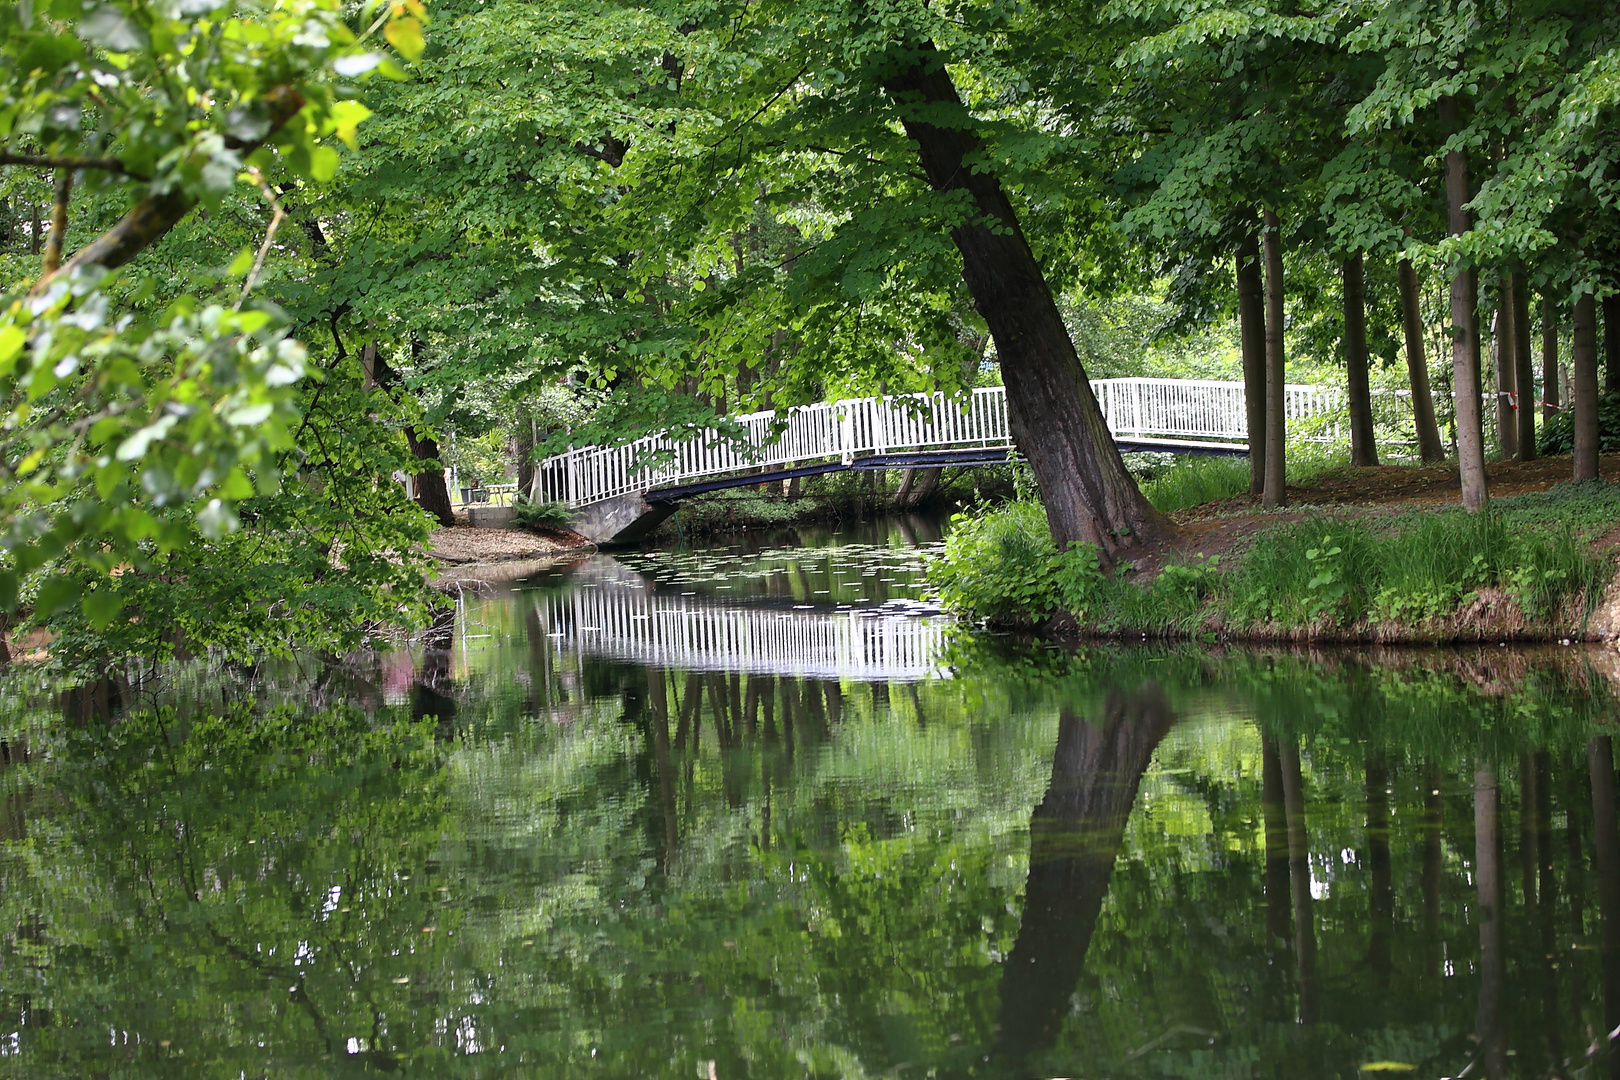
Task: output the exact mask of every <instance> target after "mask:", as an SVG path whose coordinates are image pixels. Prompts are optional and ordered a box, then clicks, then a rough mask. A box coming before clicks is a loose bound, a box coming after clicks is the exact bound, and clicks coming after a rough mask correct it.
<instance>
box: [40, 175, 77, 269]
mask: <svg viewBox="0 0 1620 1080" xmlns="http://www.w3.org/2000/svg"><path fill="white" fill-rule="evenodd" d="M72 198H73V170H72V169H67V168H62V169H57V170H56V197H55V198H54V199H53V200H52V202H51V231H50V232H48V233H46V234H45V261H44V264H43V270H42V271H41V273H40V276H39V283H38V284H36V285H35V286H34V291H35V292H36V293H37V292H39V291H40V288H41V287H42V286H43V285H44V284H45V282H46V280H47V279H49V278H50V276H51V275H52V274H54V273H56V268H57V267H58V266H60V265H61V264H62V240H63V239H64V238H65V237H66V236H67V221H68V202H69V201H70V200H71V199H72Z"/></svg>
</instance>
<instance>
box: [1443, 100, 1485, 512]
mask: <svg viewBox="0 0 1620 1080" xmlns="http://www.w3.org/2000/svg"><path fill="white" fill-rule="evenodd" d="M1440 118H1441V120H1442V121H1444V122H1445V124H1446V126H1447V127H1448V128H1450V129H1451V130H1456V128H1457V125H1458V121H1457V102H1456V99H1454V98H1451V97H1443V98H1441V99H1440ZM1468 198H1469V196H1468V154H1467V152H1466V151H1464V150H1449V151H1447V152H1446V231H1447V233H1448V234H1449V235H1451V236H1461V235H1462V234H1463V233H1465V232H1468V231H1469V230H1471V229H1472V228H1473V227H1474V226H1473V221H1472V220H1471V218H1470V216H1469V213H1468ZM1477 293H1478V285H1477V283H1476V279H1475V276H1474V269H1473V267H1470V266H1459V267H1457V268H1456V271H1455V272H1454V273H1453V274H1452V276H1451V387H1452V396H1453V398H1454V399H1455V409H1456V413H1455V415H1456V417H1457V473H1458V478H1459V479H1460V481H1461V484H1462V503H1463V507H1464V508H1465V509H1467V510H1483V509H1485V503H1486V501H1487V500H1488V499H1489V498H1490V494H1489V492H1488V491H1487V490H1486V488H1485V433H1484V429H1483V428H1482V427H1481V424H1480V386H1479V322H1478V319H1477V317H1476V312H1475V304H1476V299H1477V295H1476V294H1477Z"/></svg>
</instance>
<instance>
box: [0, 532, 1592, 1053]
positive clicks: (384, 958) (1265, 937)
mask: <svg viewBox="0 0 1620 1080" xmlns="http://www.w3.org/2000/svg"><path fill="white" fill-rule="evenodd" d="M800 539H801V540H803V539H808V540H809V541H810V543H811V544H812V545H813V546H812V547H809V548H807V549H806V550H805V551H803V552H802V553H799V554H795V552H794V551H793V550H791V549H790V547H789V545H788V544H787V543H786V542H784V541H783V540H782V538H780V537H777V538H763V539H759V540H756V541H754V542H751V543H749V544H746V545H739V546H737V547H734V548H729V549H725V550H720V551H713V550H711V551H707V552H702V553H693V554H691V555H689V556H670V555H653V556H644V557H638V558H636V559H630V560H626V561H624V562H615V561H613V560H609V559H606V558H604V557H597V558H594V559H589V560H585V561H582V562H581V563H579V564H577V565H575V566H572V567H565V568H560V569H557V570H555V571H552V572H549V573H546V574H542V575H539V576H537V577H534V578H531V579H528V580H525V581H519V582H515V583H511V584H509V585H502V586H498V587H496V588H495V589H493V590H490V591H488V592H487V593H486V594H484V595H469V596H468V597H467V598H466V599H465V600H464V601H463V603H462V604H461V605H460V607H459V610H458V624H457V632H456V636H455V637H454V639H453V640H452V641H451V642H450V647H449V648H448V649H446V650H435V651H431V652H426V653H424V652H423V651H422V650H420V649H418V650H416V651H401V652H396V653H389V654H382V655H376V656H365V657H352V658H348V659H346V660H343V661H341V662H330V663H324V664H323V663H318V662H317V661H315V660H313V659H311V660H308V661H306V662H304V663H303V664H301V665H286V666H280V667H266V668H261V669H257V670H242V669H234V670H230V671H224V672H221V671H213V672H207V673H202V672H197V671H192V672H188V673H180V674H177V675H173V676H169V677H165V678H160V679H152V678H150V677H146V678H139V679H126V680H123V681H121V682H118V683H112V684H104V685H100V686H95V687H89V688H86V689H84V690H81V691H78V692H75V693H71V694H66V695H58V694H55V693H47V692H46V691H45V690H44V689H42V688H40V687H38V686H35V685H32V684H30V683H28V682H27V681H26V679H23V680H13V681H12V682H11V683H10V684H9V685H8V687H7V691H6V693H5V694H4V695H3V700H0V724H3V731H4V734H5V741H4V744H3V745H0V763H3V771H0V934H3V938H0V1073H3V1074H4V1075H13V1076H27V1077H220V1078H227V1077H305V1076H308V1077H327V1076H361V1075H380V1074H385V1073H395V1074H398V1075H402V1076H421V1077H435V1078H437V1077H495V1076H514V1077H531V1076H532V1077H548V1078H549V1077H590V1076H603V1077H652V1076H657V1077H671V1078H682V1080H691V1078H697V1080H703V1078H708V1077H715V1078H720V1080H734V1078H743V1077H751V1078H776V1077H812V1076H813V1077H849V1078H856V1077H862V1078H877V1077H925V1076H938V1077H953V1076H964V1077H965V1076H998V1077H999V1076H1047V1077H1056V1076H1067V1077H1092V1078H1096V1077H1187V1078H1194V1077H1197V1078H1202V1077H1232V1078H1246V1077H1278V1078H1283V1077H1345V1078H1349V1077H1356V1076H1363V1077H1376V1076H1380V1075H1389V1076H1396V1077H1401V1076H1417V1077H1456V1076H1461V1075H1467V1076H1470V1077H1497V1076H1513V1077H1527V1078H1528V1077H1542V1076H1569V1077H1600V1076H1613V1075H1616V1074H1615V1073H1614V1072H1613V1071H1611V1070H1613V1069H1614V1068H1615V1067H1616V1062H1617V1061H1620V1055H1615V1056H1614V1057H1611V1056H1610V1055H1609V1054H1608V1052H1607V1049H1606V1043H1607V1035H1608V1032H1609V1031H1610V1030H1612V1029H1613V1028H1615V1027H1616V1026H1617V1025H1620V1016H1617V1011H1620V840H1617V837H1616V816H1615V795H1614V785H1615V775H1614V762H1613V756H1612V750H1611V747H1610V742H1609V736H1608V735H1607V734H1606V732H1607V730H1608V729H1607V728H1605V727H1604V726H1603V724H1604V721H1605V720H1607V719H1610V718H1612V716H1613V715H1614V706H1613V702H1612V698H1611V693H1610V690H1609V688H1608V687H1609V684H1608V682H1607V677H1606V675H1605V671H1606V670H1609V669H1610V668H1611V667H1612V666H1613V665H1612V664H1611V663H1610V661H1609V660H1608V659H1607V658H1606V657H1604V656H1603V655H1601V654H1585V653H1579V652H1577V651H1576V650H1571V649H1564V650H1555V651H1551V652H1546V653H1538V654H1526V653H1518V652H1514V651H1512V650H1507V649H1495V650H1479V651H1470V652H1466V653H1445V652H1434V653H1426V654H1410V653H1408V654H1400V653H1389V654H1379V655H1359V654H1329V655H1315V656H1312V655H1308V654H1288V653H1254V652H1241V651H1231V650H1222V649H1219V648H1217V647H1214V646H1202V647H1196V648H1183V649H1175V650H1166V649H1160V648H1154V647H1149V646H1142V647H1126V646H1120V647H1110V648H1099V649H1086V650H1081V651H1079V652H1077V653H1070V652H1066V651H1063V650H1057V649H1048V648H1041V647H1037V646H1031V645H1028V644H1020V643H1017V642H1013V641H996V640H985V639H976V638H972V637H971V636H965V635H961V634H957V633H953V632H952V630H951V628H950V627H949V626H948V625H947V624H946V623H945V622H944V621H943V620H941V619H939V618H938V617H937V616H932V615H929V614H927V608H926V605H924V604H916V605H914V606H911V607H907V606H906V604H904V603H895V602H897V601H899V602H904V601H919V600H921V599H923V598H924V597H925V595H926V590H925V589H924V587H923V586H922V584H921V582H920V579H919V578H918V577H917V574H916V570H917V565H918V563H917V558H918V557H917V555H916V553H915V549H914V548H913V546H912V542H913V540H916V541H917V542H920V543H926V542H928V538H927V537H922V538H918V537H917V536H916V535H915V532H914V531H913V533H912V534H911V535H909V536H908V535H907V534H906V533H904V532H901V531H899V530H889V531H877V532H869V533H866V534H864V535H862V536H849V535H844V536H811V537H808V538H800ZM779 569H780V571H781V572H778V570H779ZM885 579H888V580H885ZM835 583H836V584H835ZM728 584H729V585H731V586H732V588H730V589H721V588H719V586H722V585H728ZM880 587H881V588H880ZM822 589H825V590H826V592H825V593H819V592H818V590H822ZM835 589H839V590H843V591H842V592H835V591H834V590H835ZM730 594H735V595H730ZM885 605H887V606H885ZM829 665H831V669H832V670H833V671H836V672H841V673H842V676H841V677H839V678H831V677H827V675H828V670H827V669H828V666H829Z"/></svg>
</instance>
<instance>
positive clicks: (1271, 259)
mask: <svg viewBox="0 0 1620 1080" xmlns="http://www.w3.org/2000/svg"><path fill="white" fill-rule="evenodd" d="M1261 232H1262V236H1261V246H1262V247H1263V248H1264V250H1265V260H1266V486H1265V490H1264V491H1263V492H1262V494H1261V497H1260V504H1261V505H1262V506H1264V507H1266V509H1268V510H1269V509H1273V508H1275V507H1278V506H1282V505H1283V504H1284V503H1286V502H1287V501H1288V459H1287V457H1286V456H1285V455H1286V449H1287V438H1288V431H1287V419H1286V416H1285V414H1284V411H1283V409H1284V404H1285V402H1286V400H1287V399H1286V397H1285V391H1286V383H1285V382H1284V376H1285V371H1284V369H1285V368H1286V366H1287V361H1288V358H1287V355H1286V353H1285V352H1284V351H1283V259H1282V225H1281V223H1280V222H1278V220H1277V212H1276V211H1275V210H1272V209H1270V208H1267V210H1266V212H1265V214H1264V216H1263V218H1262V230H1261Z"/></svg>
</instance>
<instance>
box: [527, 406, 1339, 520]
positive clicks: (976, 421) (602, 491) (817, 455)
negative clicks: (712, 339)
mask: <svg viewBox="0 0 1620 1080" xmlns="http://www.w3.org/2000/svg"><path fill="white" fill-rule="evenodd" d="M1091 385H1092V388H1093V389H1094V390H1095V391H1096V394H1097V401H1098V404H1099V405H1100V406H1101V407H1102V412H1103V416H1104V417H1105V418H1106V419H1107V421H1108V426H1109V429H1110V430H1112V431H1113V433H1114V434H1115V435H1116V436H1121V435H1128V436H1135V437H1139V438H1170V439H1223V440H1244V439H1247V438H1248V425H1247V420H1246V414H1245V412H1244V405H1243V384H1242V383H1229V382H1213V381H1203V380H1190V379H1098V380H1095V381H1093V382H1092V384H1091ZM1343 400H1344V395H1343V392H1342V391H1340V390H1338V389H1336V388H1333V387H1325V386H1289V387H1288V388H1287V394H1286V408H1287V415H1288V419H1289V421H1290V422H1294V421H1298V420H1306V419H1311V418H1317V417H1321V418H1324V419H1325V418H1327V417H1330V416H1332V415H1333V414H1334V413H1337V412H1338V411H1339V410H1340V409H1342V407H1343ZM733 422H734V423H736V424H738V425H739V426H740V427H741V428H742V429H743V430H744V435H743V437H741V438H737V439H732V438H723V437H721V436H720V435H719V434H718V433H716V432H714V431H712V430H711V431H704V432H700V433H697V434H696V435H695V436H693V437H690V438H686V439H676V438H671V437H670V436H669V435H667V434H663V433H660V434H657V435H650V436H648V437H646V438H644V439H638V440H636V441H635V442H632V443H626V444H625V445H623V446H586V447H581V448H579V449H576V450H570V451H568V452H567V453H565V454H558V455H556V456H555V457H551V458H547V459H546V460H545V461H542V462H540V464H539V465H538V467H537V468H536V469H535V479H534V487H533V489H532V490H531V493H530V494H531V497H532V498H534V499H536V500H537V501H543V502H563V503H568V504H570V505H573V506H585V505H589V504H590V503H595V502H602V501H603V500H606V499H612V498H616V497H618V496H620V495H627V494H629V493H631V492H640V491H647V490H648V489H650V488H656V487H665V486H670V485H674V484H680V483H685V482H690V481H694V480H699V479H702V478H705V477H712V476H722V475H725V474H727V473H736V472H743V471H745V470H748V469H758V468H761V467H762V466H763V467H767V468H769V467H783V466H791V465H795V464H811V463H814V462H818V461H825V460H828V459H838V460H842V461H845V462H848V461H850V460H852V459H853V458H855V457H856V456H857V455H859V456H865V455H869V454H883V453H892V452H894V451H898V450H933V449H945V448H972V447H1001V446H1008V445H1010V443H1011V436H1010V434H1009V431H1008V428H1007V395H1006V391H1005V390H1004V389H1003V388H1002V387H999V386H992V387H986V388H984V389H980V390H974V391H973V392H972V393H971V394H969V395H967V396H966V397H965V398H953V397H950V396H948V395H946V394H943V393H935V394H912V395H896V396H890V397H869V398H849V399H846V400H843V401H825V402H820V403H818V404H815V405H802V406H798V407H796V408H792V409H788V410H786V411H785V412H782V413H777V412H759V413H750V414H749V415H747V416H738V417H734V418H733Z"/></svg>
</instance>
